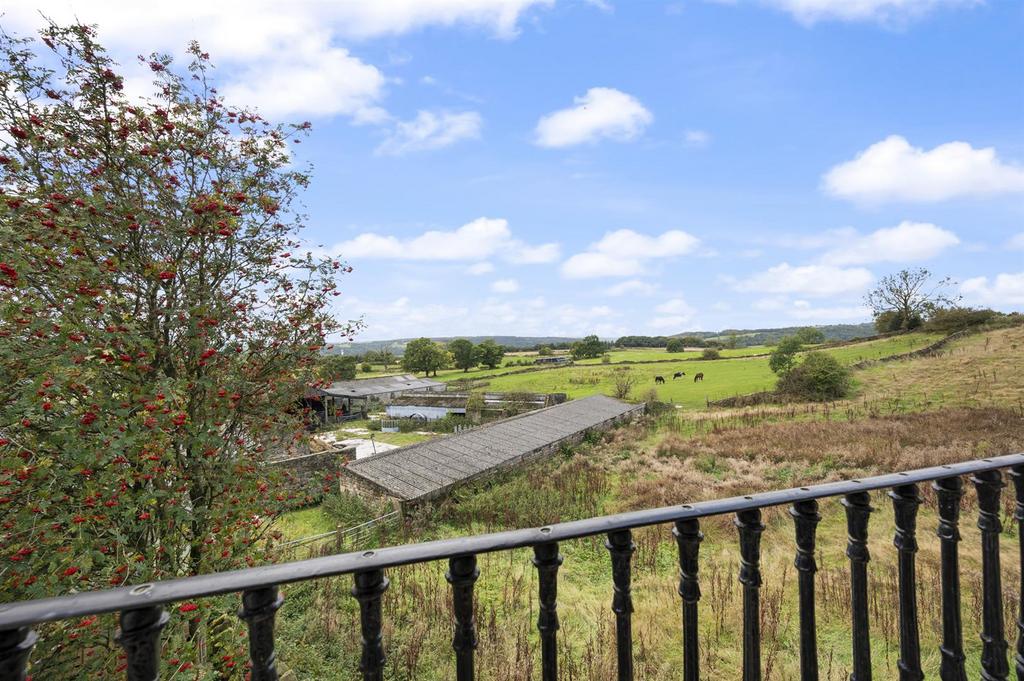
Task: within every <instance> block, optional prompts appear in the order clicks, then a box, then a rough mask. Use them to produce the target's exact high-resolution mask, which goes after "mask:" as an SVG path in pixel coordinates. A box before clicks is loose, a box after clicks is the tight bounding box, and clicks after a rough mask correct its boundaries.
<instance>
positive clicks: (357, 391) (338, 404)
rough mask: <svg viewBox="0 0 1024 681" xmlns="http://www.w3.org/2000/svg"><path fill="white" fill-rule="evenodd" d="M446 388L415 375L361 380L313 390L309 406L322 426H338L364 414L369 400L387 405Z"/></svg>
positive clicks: (439, 383)
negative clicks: (357, 415) (398, 398)
mask: <svg viewBox="0 0 1024 681" xmlns="http://www.w3.org/2000/svg"><path fill="white" fill-rule="evenodd" d="M446 388H447V386H446V385H445V384H444V383H441V382H440V381H432V380H430V379H429V378H418V377H416V376H413V375H412V374H400V375H397V376H381V377H379V378H360V379H353V380H351V381H335V382H334V383H331V384H330V385H328V386H326V387H323V388H314V389H312V390H310V391H309V393H308V394H307V395H306V403H307V404H308V405H309V406H310V408H312V409H313V410H314V411H316V412H317V414H318V415H319V417H320V420H321V421H322V422H323V423H335V422H337V421H340V420H342V419H344V418H346V417H348V416H351V415H352V414H365V413H366V408H367V404H368V403H369V402H370V401H375V402H382V403H385V404H387V403H388V402H390V401H391V400H393V399H395V398H396V397H398V396H400V395H406V394H408V393H420V392H444V391H445V389H446Z"/></svg>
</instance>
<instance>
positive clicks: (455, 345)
mask: <svg viewBox="0 0 1024 681" xmlns="http://www.w3.org/2000/svg"><path fill="white" fill-rule="evenodd" d="M448 352H450V353H452V363H453V364H454V365H455V368H456V369H462V370H463V371H469V370H470V369H472V368H473V367H475V366H476V365H477V363H478V359H477V349H476V346H475V345H473V343H472V342H471V341H469V340H466V339H465V338H456V339H455V340H453V341H452V342H450V343H448Z"/></svg>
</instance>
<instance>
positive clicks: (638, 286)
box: [605, 279, 658, 296]
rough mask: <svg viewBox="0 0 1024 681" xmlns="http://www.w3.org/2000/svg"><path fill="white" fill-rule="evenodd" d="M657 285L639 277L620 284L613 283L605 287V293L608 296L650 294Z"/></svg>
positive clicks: (655, 290) (653, 292) (656, 288)
mask: <svg viewBox="0 0 1024 681" xmlns="http://www.w3.org/2000/svg"><path fill="white" fill-rule="evenodd" d="M657 290H658V285H657V284H651V283H648V282H646V281H640V280H639V279H630V280H629V281H624V282H622V283H620V284H615V285H614V286H610V287H609V288H607V289H605V293H606V294H608V295H610V296H625V295H636V296H652V295H654V294H655V292H657Z"/></svg>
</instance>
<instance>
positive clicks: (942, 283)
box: [864, 267, 959, 333]
mask: <svg viewBox="0 0 1024 681" xmlns="http://www.w3.org/2000/svg"><path fill="white" fill-rule="evenodd" d="M952 285H953V280H952V279H950V278H949V277H945V278H944V279H940V280H938V281H933V280H932V273H931V272H929V271H928V270H927V269H925V268H923V267H921V268H918V269H914V270H910V269H905V270H900V271H899V272H897V273H896V274H888V275H886V276H884V277H882V279H881V280H880V281H879V282H878V286H877V287H875V289H874V290H872V291H871V292H870V293H868V294H867V295H866V296H864V304H865V305H867V306H868V307H869V308H871V312H872V313H873V314H874V316H875V327H876V328H877V329H878V330H879V331H881V332H883V333H884V332H887V331H909V330H911V329H915V328H917V327H919V326H921V324H922V323H923V322H924V319H925V318H926V317H928V315H929V314H931V312H932V311H934V310H936V309H938V308H940V307H945V306H950V305H955V304H956V303H957V301H958V300H959V296H956V297H950V296H947V295H946V293H945V291H946V290H947V289H948V288H949V287H950V286H952Z"/></svg>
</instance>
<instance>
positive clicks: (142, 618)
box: [117, 606, 169, 681]
mask: <svg viewBox="0 0 1024 681" xmlns="http://www.w3.org/2000/svg"><path fill="white" fill-rule="evenodd" d="M168 619H169V617H168V616H167V613H166V612H164V611H163V609H162V608H160V607H159V606H151V607H148V608H136V609H133V610H125V611H123V612H122V613H121V627H120V630H119V631H118V632H117V642H118V643H120V644H121V647H122V648H124V650H125V652H126V653H127V654H128V670H127V674H128V681H156V680H157V679H158V678H159V677H160V631H161V630H162V629H163V628H164V627H165V626H166V625H167V621H168Z"/></svg>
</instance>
